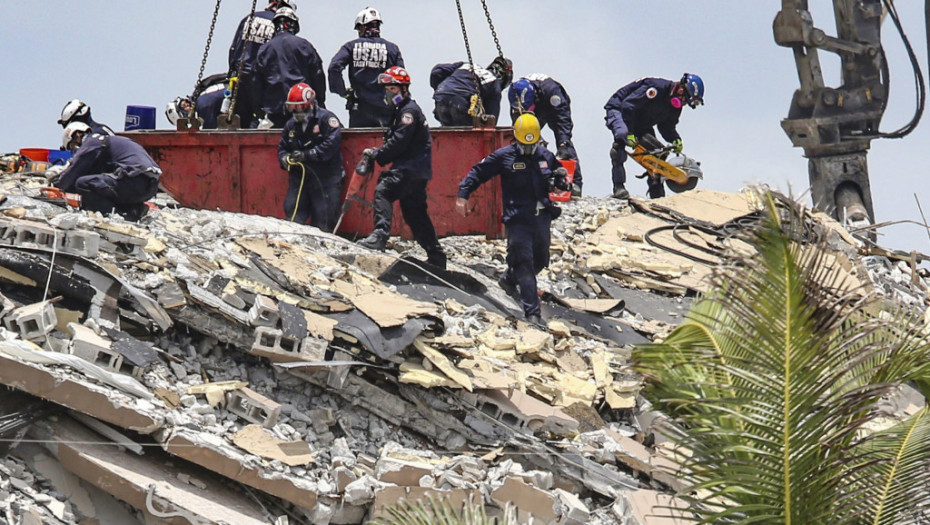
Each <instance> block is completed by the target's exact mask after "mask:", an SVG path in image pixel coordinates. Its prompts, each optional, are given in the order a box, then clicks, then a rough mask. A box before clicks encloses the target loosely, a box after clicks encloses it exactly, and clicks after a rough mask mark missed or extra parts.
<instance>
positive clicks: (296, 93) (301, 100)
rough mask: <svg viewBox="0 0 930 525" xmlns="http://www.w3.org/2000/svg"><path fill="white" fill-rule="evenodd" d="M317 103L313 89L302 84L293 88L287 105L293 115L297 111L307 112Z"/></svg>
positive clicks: (289, 93) (289, 92) (288, 94)
mask: <svg viewBox="0 0 930 525" xmlns="http://www.w3.org/2000/svg"><path fill="white" fill-rule="evenodd" d="M315 102H316V93H314V92H313V88H311V87H310V86H308V85H307V84H305V83H303V82H301V83H299V84H294V85H293V86H291V89H290V91H288V92H287V103H286V104H285V105H286V106H287V109H288V111H290V112H292V113H293V112H295V111H307V110H308V109H310V106H312V105H313V104H314V103H315Z"/></svg>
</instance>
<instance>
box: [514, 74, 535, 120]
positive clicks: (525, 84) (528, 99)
mask: <svg viewBox="0 0 930 525" xmlns="http://www.w3.org/2000/svg"><path fill="white" fill-rule="evenodd" d="M507 98H509V99H510V107H511V108H513V109H515V110H519V111H520V112H521V113H525V112H527V111H532V110H533V106H534V105H535V103H536V88H534V87H533V83H532V82H530V81H529V80H527V79H526V78H521V79H519V80H517V81H516V82H514V83H513V85H511V86H510V91H509V92H508V93H507Z"/></svg>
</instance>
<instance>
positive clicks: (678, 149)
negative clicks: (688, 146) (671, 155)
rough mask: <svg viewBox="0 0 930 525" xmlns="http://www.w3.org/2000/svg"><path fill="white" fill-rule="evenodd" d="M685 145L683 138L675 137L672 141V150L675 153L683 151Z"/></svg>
mask: <svg viewBox="0 0 930 525" xmlns="http://www.w3.org/2000/svg"><path fill="white" fill-rule="evenodd" d="M683 147H684V146H682V145H681V139H675V140H673V141H672V151H674V152H675V153H681V149H682V148H683Z"/></svg>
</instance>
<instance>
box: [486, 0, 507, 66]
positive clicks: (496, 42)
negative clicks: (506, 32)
mask: <svg viewBox="0 0 930 525" xmlns="http://www.w3.org/2000/svg"><path fill="white" fill-rule="evenodd" d="M481 7H483V8H484V17H485V18H487V19H488V27H490V28H491V36H492V37H494V47H496V48H497V56H499V57H501V58H503V57H504V52H503V51H502V50H501V42H500V40H498V39H497V31H495V30H494V22H493V21H492V20H491V12H490V11H488V3H487V2H486V1H485V0H481Z"/></svg>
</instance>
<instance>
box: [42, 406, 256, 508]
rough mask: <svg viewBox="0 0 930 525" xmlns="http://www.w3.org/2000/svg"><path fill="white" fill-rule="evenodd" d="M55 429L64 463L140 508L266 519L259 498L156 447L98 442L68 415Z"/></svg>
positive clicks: (83, 476) (72, 470) (55, 441)
mask: <svg viewBox="0 0 930 525" xmlns="http://www.w3.org/2000/svg"><path fill="white" fill-rule="evenodd" d="M53 432H54V438H53V443H54V445H55V446H57V452H58V458H59V460H60V461H61V463H62V465H63V466H64V467H65V468H67V469H68V470H70V471H71V472H73V473H75V474H77V475H78V476H79V477H81V478H83V479H84V480H85V481H87V482H89V483H91V484H93V485H95V486H97V487H99V488H100V489H102V490H104V491H106V492H109V493H110V494H112V495H114V496H116V497H117V498H119V499H121V500H123V501H125V502H126V503H129V504H130V505H132V506H133V507H135V508H137V509H140V510H146V511H147V512H148V513H150V514H152V515H154V516H156V517H164V518H169V517H180V518H185V519H186V520H187V521H188V522H189V523H235V524H237V525H262V524H266V523H268V521H267V519H266V518H265V515H264V512H263V510H262V508H261V506H260V505H259V504H258V503H255V502H253V500H252V499H251V498H248V497H246V496H245V495H244V494H242V493H238V492H234V491H233V490H232V489H231V488H229V484H228V483H224V482H222V481H221V480H219V479H216V476H214V475H211V474H210V473H208V472H206V471H205V470H202V469H197V468H194V467H192V466H191V465H177V461H172V460H170V458H168V457H166V455H165V454H164V453H159V451H157V450H149V451H147V452H146V454H145V455H144V456H138V455H136V454H131V453H127V452H124V451H121V450H120V449H119V448H117V447H114V446H110V445H99V444H95V443H96V442H98V441H100V440H99V437H98V436H96V435H95V434H94V433H93V432H91V431H89V430H87V429H85V428H84V427H82V426H80V425H78V424H76V423H74V422H73V421H70V420H67V419H64V420H62V421H60V422H59V423H58V424H56V425H55V428H54V430H53ZM172 463H174V466H173V467H172V466H170V465H172ZM179 467H180V468H179ZM178 473H184V474H187V475H188V476H189V478H193V479H196V484H194V483H193V482H192V483H190V484H188V483H185V482H184V481H182V480H181V479H179V477H178V476H177V474H178ZM197 485H200V486H197Z"/></svg>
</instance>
